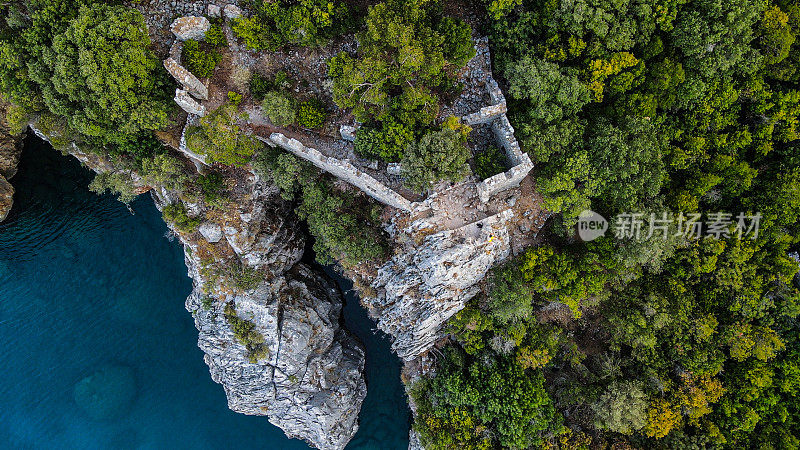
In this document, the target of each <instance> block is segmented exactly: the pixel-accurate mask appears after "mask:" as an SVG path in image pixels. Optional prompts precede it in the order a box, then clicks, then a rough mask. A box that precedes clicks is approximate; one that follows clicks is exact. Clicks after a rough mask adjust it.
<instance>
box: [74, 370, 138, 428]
mask: <svg viewBox="0 0 800 450" xmlns="http://www.w3.org/2000/svg"><path fill="white" fill-rule="evenodd" d="M73 395H74V398H75V403H77V404H78V406H79V407H80V409H81V410H82V411H83V412H85V413H86V415H87V416H89V417H91V418H92V419H94V420H111V419H115V418H117V417H119V416H121V415H123V414H124V413H125V412H127V411H128V409H130V406H131V403H133V398H134V397H135V396H136V377H135V376H134V374H133V369H131V368H130V367H125V366H105V367H103V368H101V369H100V370H98V371H97V372H95V373H93V374H91V375H89V376H88V377H86V378H84V379H82V380H81V381H79V382H78V383H77V384H76V385H75V390H74V391H73Z"/></svg>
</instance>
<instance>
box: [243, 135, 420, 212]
mask: <svg viewBox="0 0 800 450" xmlns="http://www.w3.org/2000/svg"><path fill="white" fill-rule="evenodd" d="M257 138H258V139H259V140H261V141H263V142H266V143H268V144H270V145H273V144H274V145H277V146H279V147H281V148H283V149H285V150H288V151H289V152H291V153H292V154H294V155H295V156H298V157H300V158H303V159H305V160H306V161H309V162H311V163H312V164H314V165H315V166H317V167H318V168H320V169H322V170H324V171H326V172H328V173H330V174H331V175H333V176H335V177H337V178H340V179H342V180H344V181H346V182H348V183H350V184H352V185H353V186H356V187H357V188H359V189H361V190H362V191H364V192H365V193H366V194H367V195H369V196H370V197H372V198H374V199H375V200H378V201H379V202H381V203H384V204H387V205H389V206H392V207H395V208H398V209H402V210H405V211H411V210H412V208H413V207H412V204H411V202H410V201H409V200H408V199H406V198H405V197H403V196H402V195H400V194H398V193H397V192H395V191H393V190H391V189H389V188H388V187H386V186H385V185H384V184H382V183H381V182H379V181H378V180H376V179H375V178H372V177H371V176H369V175H367V174H366V173H364V172H362V171H360V170H358V168H356V167H355V166H354V165H352V164H350V163H349V162H347V161H342V160H338V159H336V158H330V157H327V156H325V155H323V154H322V153H320V152H319V150H317V149H315V148H310V147H306V146H305V145H303V143H302V142H300V141H298V140H297V139H290V138H287V137H286V136H284V135H283V134H281V133H272V134H271V135H270V137H269V139H265V138H263V137H260V136H257Z"/></svg>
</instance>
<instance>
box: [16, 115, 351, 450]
mask: <svg viewBox="0 0 800 450" xmlns="http://www.w3.org/2000/svg"><path fill="white" fill-rule="evenodd" d="M32 128H33V131H34V132H35V133H37V135H39V136H41V137H43V138H45V139H47V136H46V135H44V134H43V133H41V132H40V131H38V130H37V129H36V128H35V126H34V127H32ZM65 150H66V151H69V152H70V153H71V154H72V155H73V156H75V157H76V158H78V159H79V160H80V161H81V162H83V163H84V164H85V165H87V166H88V167H89V168H90V169H92V170H94V171H96V172H106V171H114V170H115V168H114V166H113V164H111V163H110V161H109V160H107V159H105V158H104V157H102V156H98V155H96V154H94V153H86V152H82V151H81V150H80V149H79V148H78V146H76V145H74V144H71V145H69V146H68V147H67V148H66V149H65ZM126 173H127V172H126ZM131 181H132V182H133V183H134V184H135V185H137V186H143V183H142V179H141V178H140V177H138V176H137V175H136V174H135V173H134V174H132V175H131ZM240 187H241V188H242V190H243V191H246V194H244V197H243V198H240V199H239V200H238V201H236V202H234V204H233V206H232V208H231V209H228V210H226V211H225V214H219V211H217V214H215V215H212V216H213V217H215V219H214V220H213V221H212V220H204V221H203V222H202V223H201V224H200V225H199V227H198V230H197V232H192V233H179V232H177V231H176V232H175V235H177V236H178V237H179V239H180V240H181V242H182V243H183V244H184V248H185V260H186V265H187V267H188V271H189V276H190V277H192V279H193V281H194V288H193V290H192V293H191V294H190V296H189V297H188V298H187V300H186V308H187V310H189V311H190V312H191V313H192V315H193V317H194V320H195V325H196V327H197V329H198V331H199V338H198V345H199V347H200V348H201V349H202V350H203V352H204V353H205V358H204V359H205V362H206V363H207V364H208V366H209V369H210V372H211V377H212V379H213V380H214V381H216V382H217V383H220V384H221V385H222V386H223V388H224V389H225V393H226V395H227V397H228V406H229V407H230V409H232V410H233V411H236V412H240V413H243V414H248V415H259V416H266V417H267V418H268V419H269V421H270V422H272V423H273V424H275V425H276V426H278V427H280V428H281V429H283V430H284V432H285V433H286V434H287V436H289V437H292V438H299V439H303V440H305V441H306V442H308V443H309V444H310V445H313V446H314V447H316V448H320V449H331V450H338V449H343V448H344V447H345V446H346V445H347V443H348V442H349V441H350V439H352V437H353V436H354V435H355V433H356V431H357V430H358V414H359V412H360V409H361V404H362V402H363V400H364V398H365V396H366V392H367V391H366V383H365V381H364V375H363V371H364V349H363V346H362V345H361V343H359V342H358V341H357V340H356V339H355V338H353V337H352V336H351V335H350V334H349V333H348V332H347V331H346V330H344V329H343V328H341V327H340V325H339V321H340V318H341V312H342V306H343V299H342V296H341V293H340V292H339V291H338V289H337V288H336V286H335V285H334V284H333V283H332V282H331V281H329V279H328V278H326V276H325V275H324V274H321V273H318V272H316V271H314V270H312V269H311V268H309V267H308V266H306V265H305V264H303V263H300V258H301V257H302V255H303V249H304V247H305V236H304V235H303V233H302V232H301V231H299V226H298V224H297V223H296V219H294V216H293V215H292V214H291V211H290V206H288V205H286V204H285V202H283V201H281V200H280V196H279V190H278V188H277V187H275V186H274V185H272V184H270V183H267V182H266V181H264V180H261V179H259V178H258V177H256V176H254V175H250V176H249V177H248V178H247V180H246V181H244V182H243V185H242V186H240ZM1 188H2V186H0V189H1ZM143 188H144V186H143ZM151 192H152V194H153V197H154V199H155V200H156V205H157V206H159V208H162V207H163V206H164V205H166V204H169V203H176V202H184V206H185V207H186V209H187V211H188V213H189V215H191V216H198V217H200V216H204V215H205V212H206V211H204V209H203V206H201V205H199V204H193V203H186V201H185V200H182V199H181V198H179V197H178V196H177V195H175V194H174V193H172V192H169V191H166V190H164V189H163V188H155V189H153V190H152V191H151ZM170 226H171V225H170ZM232 267H240V268H243V270H244V269H248V270H253V269H255V270H258V274H259V275H258V281H257V282H256V283H255V286H249V285H248V286H247V287H241V286H238V287H237V283H236V281H235V280H233V279H232V277H235V275H231V274H225V273H223V274H220V273H219V272H218V271H216V270H215V268H217V269H218V268H228V269H230V268H232ZM226 307H227V308H226ZM231 310H232V311H231ZM231 313H232V314H234V315H235V317H236V318H237V319H236V320H241V321H245V322H246V323H248V324H249V325H248V326H251V327H252V329H253V330H254V331H255V332H256V333H257V334H256V336H258V339H257V340H258V344H257V345H258V347H259V353H258V354H257V355H254V354H253V353H252V352H251V348H250V347H249V346H248V345H247V343H243V342H242V341H240V338H239V337H237V335H236V334H235V332H234V325H233V322H232V320H231V319H230V315H229V314H231Z"/></svg>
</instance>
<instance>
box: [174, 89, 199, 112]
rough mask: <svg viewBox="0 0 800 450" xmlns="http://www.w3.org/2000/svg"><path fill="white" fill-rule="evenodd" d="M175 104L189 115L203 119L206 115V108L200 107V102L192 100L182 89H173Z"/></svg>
mask: <svg viewBox="0 0 800 450" xmlns="http://www.w3.org/2000/svg"><path fill="white" fill-rule="evenodd" d="M175 103H177V104H178V106H180V107H181V109H183V110H184V111H186V112H187V113H189V114H194V115H196V116H200V117H203V116H205V115H206V107H205V106H203V105H201V104H200V102H198V101H197V100H195V99H194V98H192V96H191V95H189V93H188V92H186V91H184V90H183V89H180V88H178V89H175Z"/></svg>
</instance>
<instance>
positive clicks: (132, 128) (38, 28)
mask: <svg viewBox="0 0 800 450" xmlns="http://www.w3.org/2000/svg"><path fill="white" fill-rule="evenodd" d="M7 8H8V12H7V14H9V15H12V14H13V12H14V11H18V10H19V9H15V8H23V7H22V6H15V5H13V4H12V5H10V6H8V7H7ZM27 13H28V14H29V17H30V18H29V20H21V22H20V23H13V27H16V26H21V27H23V30H22V32H21V33H15V34H8V35H7V36H8V37H7V38H6V39H0V54H2V58H3V61H4V63H5V64H3V68H2V69H0V91H2V92H4V93H6V94H7V95H8V96H9V97H10V98H11V99H12V100H13V101H15V102H18V103H19V104H21V105H23V106H27V107H29V108H30V109H33V110H39V109H41V108H42V107H45V108H47V110H49V111H50V112H52V113H54V114H56V115H59V116H62V117H64V118H66V119H67V122H68V125H69V126H70V128H72V129H73V130H74V131H76V132H78V133H81V134H83V135H86V136H92V137H97V138H101V139H105V140H109V141H115V142H117V141H121V140H124V139H125V138H124V135H128V134H136V133H138V132H140V131H141V130H156V129H159V128H162V127H164V126H165V125H166V124H167V115H168V110H169V107H170V106H169V105H170V102H169V100H168V99H169V96H168V94H167V87H166V79H165V78H164V76H163V69H162V68H161V63H160V62H159V61H158V59H157V58H156V57H155V55H153V53H152V51H151V50H150V48H149V46H150V38H149V36H148V34H147V28H146V27H145V24H144V19H143V17H142V15H141V14H140V13H139V12H138V11H136V10H134V9H131V8H127V7H123V6H109V5H103V4H85V5H82V4H81V2H70V1H52V2H36V1H34V2H31V3H29V4H27ZM6 23H7V24H8V21H7V22H6ZM10 26H11V25H10ZM13 27H12V28H13ZM0 36H2V35H0ZM20 36H21V39H20Z"/></svg>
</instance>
